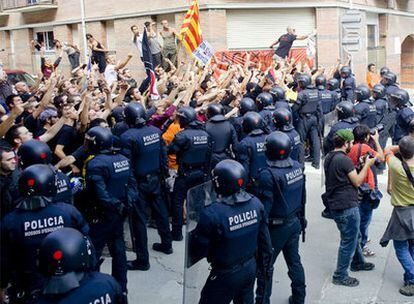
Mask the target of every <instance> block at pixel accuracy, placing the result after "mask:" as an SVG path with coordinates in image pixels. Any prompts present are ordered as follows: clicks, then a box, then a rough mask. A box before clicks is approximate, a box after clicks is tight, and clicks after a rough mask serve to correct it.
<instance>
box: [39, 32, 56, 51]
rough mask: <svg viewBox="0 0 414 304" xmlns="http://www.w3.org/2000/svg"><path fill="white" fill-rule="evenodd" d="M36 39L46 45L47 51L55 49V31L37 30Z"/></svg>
mask: <svg viewBox="0 0 414 304" xmlns="http://www.w3.org/2000/svg"><path fill="white" fill-rule="evenodd" d="M35 39H36V40H37V41H38V42H39V43H40V44H41V45H43V46H44V47H45V49H46V51H51V50H53V47H54V46H55V45H54V44H53V39H54V36H53V31H47V32H36V33H35Z"/></svg>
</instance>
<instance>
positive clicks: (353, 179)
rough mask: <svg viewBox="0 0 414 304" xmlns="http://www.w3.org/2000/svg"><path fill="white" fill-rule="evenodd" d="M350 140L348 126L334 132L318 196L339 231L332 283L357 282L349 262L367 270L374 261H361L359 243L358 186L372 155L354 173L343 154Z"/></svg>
mask: <svg viewBox="0 0 414 304" xmlns="http://www.w3.org/2000/svg"><path fill="white" fill-rule="evenodd" d="M353 140H354V135H353V134H352V132H351V131H349V130H339V131H337V132H336V133H335V135H334V137H333V143H334V148H335V149H334V150H333V151H332V152H330V153H329V154H328V155H327V156H326V159H325V165H324V166H325V168H324V169H325V176H326V179H325V187H326V192H325V193H324V194H323V196H322V199H323V201H324V204H326V206H327V207H328V208H329V210H330V213H331V216H332V218H333V219H334V220H335V222H336V226H337V227H338V230H339V232H340V234H341V242H340V245H339V251H338V262H337V269H336V271H335V273H334V275H333V280H332V283H334V284H336V285H343V286H349V287H355V286H358V285H359V281H358V279H356V278H352V277H350V276H349V275H348V268H349V265H350V264H351V270H352V271H361V270H364V271H368V270H372V269H374V267H375V265H374V264H372V263H366V262H365V260H364V256H363V255H362V250H361V247H360V238H359V237H360V233H359V226H360V215H359V208H358V187H359V186H361V185H362V184H363V183H364V180H365V178H366V175H367V172H368V169H369V168H370V167H371V166H372V165H373V164H374V163H375V160H376V159H375V157H373V158H371V157H369V158H366V161H365V163H364V166H363V167H362V169H361V171H360V172H359V173H358V172H357V171H356V170H355V166H354V164H353V162H352V160H351V159H350V158H349V157H348V156H347V155H346V153H348V152H349V151H350V150H351V148H352V142H353ZM351 260H352V263H351Z"/></svg>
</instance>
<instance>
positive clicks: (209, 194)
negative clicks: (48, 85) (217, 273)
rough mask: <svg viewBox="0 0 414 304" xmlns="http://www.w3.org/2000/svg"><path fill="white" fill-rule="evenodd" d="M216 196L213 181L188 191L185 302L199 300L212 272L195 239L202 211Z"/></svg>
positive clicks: (184, 303) (190, 302)
mask: <svg viewBox="0 0 414 304" xmlns="http://www.w3.org/2000/svg"><path fill="white" fill-rule="evenodd" d="M216 198H217V194H216V192H215V191H214V187H213V183H212V181H208V182H206V183H204V184H201V185H199V186H196V187H194V188H191V189H190V190H188V192H187V204H186V206H187V224H186V237H185V260H184V283H183V304H194V303H198V302H199V299H200V293H201V290H202V288H203V286H204V284H205V282H206V280H207V277H208V275H209V272H210V271H209V264H208V263H207V260H206V259H203V257H202V256H199V255H198V254H197V250H196V248H194V242H193V240H194V235H195V228H196V226H197V223H198V221H199V216H200V212H201V211H202V210H203V208H205V207H206V206H208V205H210V204H211V203H212V202H214V201H215V200H216Z"/></svg>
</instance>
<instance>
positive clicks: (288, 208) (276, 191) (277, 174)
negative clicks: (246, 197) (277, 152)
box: [256, 133, 306, 303]
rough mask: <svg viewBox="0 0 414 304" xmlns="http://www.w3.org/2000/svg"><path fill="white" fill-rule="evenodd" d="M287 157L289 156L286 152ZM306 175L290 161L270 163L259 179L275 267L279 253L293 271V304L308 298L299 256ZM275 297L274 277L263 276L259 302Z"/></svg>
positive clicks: (258, 284) (258, 294)
mask: <svg viewBox="0 0 414 304" xmlns="http://www.w3.org/2000/svg"><path fill="white" fill-rule="evenodd" d="M273 134H275V133H273ZM273 134H272V135H273ZM272 135H270V136H272ZM278 136H280V133H279V135H278ZM268 149H269V148H268ZM285 153H289V152H288V151H286V150H283V154H285ZM303 171H304V166H303V164H300V163H298V162H296V161H294V160H292V159H290V158H287V159H284V160H268V167H267V168H266V169H264V170H262V171H261V172H260V175H259V179H258V188H259V193H258V197H259V199H260V200H261V201H262V203H263V205H264V207H265V210H266V214H267V215H268V222H269V232H270V237H271V240H272V245H273V249H274V251H275V256H274V260H273V263H274V262H275V261H276V258H277V256H278V255H279V253H280V252H283V256H284V258H285V261H286V264H287V266H288V269H289V271H288V275H289V277H290V279H291V281H292V284H291V286H292V300H291V301H290V303H304V302H305V294H306V291H305V288H306V286H305V273H304V270H303V266H302V263H301V261H300V256H299V236H300V233H301V230H302V229H303V228H304V227H302V224H301V220H300V217H302V216H303V210H304V203H305V202H304V196H306V193H305V175H304V174H303ZM302 223H303V221H302ZM271 293H272V275H270V276H267V277H266V276H265V275H264V274H263V273H261V272H259V273H258V279H257V290H256V301H257V302H259V303H270V295H271Z"/></svg>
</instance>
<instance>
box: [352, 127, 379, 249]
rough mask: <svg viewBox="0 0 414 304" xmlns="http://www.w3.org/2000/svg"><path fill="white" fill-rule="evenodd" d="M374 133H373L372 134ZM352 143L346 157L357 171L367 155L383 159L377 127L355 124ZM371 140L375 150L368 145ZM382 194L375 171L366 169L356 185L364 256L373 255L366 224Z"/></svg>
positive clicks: (369, 220)
mask: <svg viewBox="0 0 414 304" xmlns="http://www.w3.org/2000/svg"><path fill="white" fill-rule="evenodd" d="M372 133H374V134H372ZM353 134H354V145H353V146H352V148H351V150H350V151H349V153H348V157H349V158H350V159H351V160H352V162H353V163H354V166H355V169H356V171H357V172H361V170H362V168H363V166H364V163H365V161H366V158H367V157H376V159H377V160H378V161H384V153H383V151H382V148H381V145H380V143H379V135H378V129H373V130H371V129H369V128H368V127H367V126H366V125H359V126H356V127H355V128H354V130H353ZM369 142H373V143H374V145H375V150H374V149H373V148H371V147H370V146H369V144H368V143H369ZM381 198H382V194H381V192H380V191H379V189H378V183H377V179H376V176H375V171H373V170H372V169H371V168H369V169H368V172H367V176H366V177H365V180H364V182H363V183H362V185H361V186H359V187H358V201H359V213H360V216H361V223H360V232H361V248H362V253H363V254H364V256H366V257H372V256H374V255H375V253H374V252H373V251H371V250H370V249H369V248H368V247H367V246H366V244H367V241H368V226H369V224H370V223H371V218H372V211H373V210H374V209H376V208H378V205H379V203H380V199H381Z"/></svg>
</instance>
